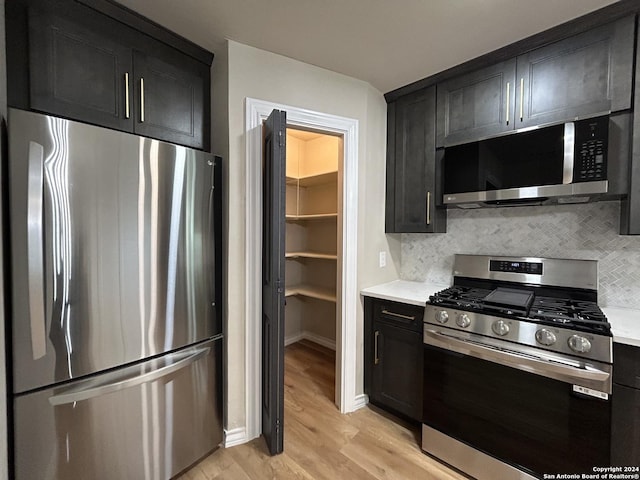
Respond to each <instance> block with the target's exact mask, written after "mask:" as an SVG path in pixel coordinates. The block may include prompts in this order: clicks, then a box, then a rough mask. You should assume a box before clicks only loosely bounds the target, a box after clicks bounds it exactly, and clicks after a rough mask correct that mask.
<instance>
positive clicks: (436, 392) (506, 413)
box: [422, 255, 613, 479]
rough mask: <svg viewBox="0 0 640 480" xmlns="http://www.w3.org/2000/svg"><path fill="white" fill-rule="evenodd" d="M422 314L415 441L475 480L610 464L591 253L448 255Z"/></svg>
mask: <svg viewBox="0 0 640 480" xmlns="http://www.w3.org/2000/svg"><path fill="white" fill-rule="evenodd" d="M453 278H454V280H453V285H452V286H451V287H450V288H447V289H446V290H443V291H441V292H438V293H437V294H435V295H433V296H431V297H430V298H429V302H427V307H426V309H425V316H424V382H423V398H424V402H423V426H422V449H423V450H424V451H425V452H427V453H429V454H431V455H433V456H435V457H437V458H439V459H441V460H443V461H444V462H446V463H448V464H450V465H452V466H454V467H456V468H458V469H460V470H462V471H464V472H465V473H467V474H469V475H472V476H473V477H475V478H478V479H484V478H487V479H489V478H491V479H495V478H501V479H523V478H542V477H543V476H544V474H549V475H552V474H559V473H573V474H578V473H592V472H593V468H594V467H599V466H607V465H609V463H610V424H611V406H610V395H611V379H612V355H613V353H612V336H611V332H610V325H609V323H608V322H607V319H606V318H605V316H604V314H603V313H602V311H601V310H600V308H599V307H598V304H597V285H598V271H597V262H595V261H589V260H561V259H547V258H530V257H522V258H519V257H518V258H514V257H498V256H482V255H456V257H455V261H454V271H453Z"/></svg>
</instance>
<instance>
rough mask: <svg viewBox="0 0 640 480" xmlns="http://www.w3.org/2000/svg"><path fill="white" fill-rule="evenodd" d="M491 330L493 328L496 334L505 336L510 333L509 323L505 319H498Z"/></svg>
mask: <svg viewBox="0 0 640 480" xmlns="http://www.w3.org/2000/svg"><path fill="white" fill-rule="evenodd" d="M491 330H493V333H495V334H496V335H500V336H501V337H503V336H505V335H506V334H507V333H509V324H508V323H507V322H505V321H504V320H497V321H495V322H493V323H492V324H491Z"/></svg>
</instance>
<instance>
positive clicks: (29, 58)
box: [6, 0, 213, 150]
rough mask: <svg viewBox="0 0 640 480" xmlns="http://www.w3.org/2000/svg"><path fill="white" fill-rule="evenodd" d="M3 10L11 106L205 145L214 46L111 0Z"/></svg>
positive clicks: (16, 2) (10, 5)
mask: <svg viewBox="0 0 640 480" xmlns="http://www.w3.org/2000/svg"><path fill="white" fill-rule="evenodd" d="M6 19H7V22H6V23H7V67H8V77H7V97H8V103H9V105H10V106H12V107H16V108H21V109H25V110H38V111H41V112H44V113H48V114H53V115H58V116H62V117H65V118H69V119H71V120H78V121H81V122H86V123H91V124H94V125H98V126H103V127H108V128H113V129H117V130H122V131H125V132H130V133H135V134H138V135H143V136H146V137H150V138H156V139H159V140H163V141H167V142H171V143H176V144H181V145H187V146H189V147H194V148H199V149H202V150H209V149H210V120H209V117H210V110H211V108H210V95H211V93H210V67H211V60H212V58H213V55H212V54H211V53H209V52H206V51H205V50H202V49H200V48H199V47H196V46H194V45H193V44H191V43H190V42H187V41H186V40H184V39H182V38H181V37H178V36H176V35H174V34H172V33H171V32H168V31H166V30H164V29H162V28H161V27H159V26H158V25H156V24H152V23H150V22H147V21H146V20H144V19H143V18H142V17H140V16H139V15H136V14H133V13H132V12H130V11H128V10H126V9H125V8H122V7H119V6H118V5H117V4H115V3H113V2H110V1H108V0H82V2H78V1H75V0H12V2H7V8H6ZM127 22H130V23H127ZM131 25H135V27H140V28H143V29H147V31H140V30H137V28H134V27H132V26H131ZM154 34H156V35H158V37H161V39H158V38H156V37H154V36H153V35H154ZM176 46H182V47H184V48H185V49H186V50H187V51H188V53H185V52H183V51H181V50H179V49H178V48H177V47H176ZM194 55H195V56H194ZM196 57H197V58H196Z"/></svg>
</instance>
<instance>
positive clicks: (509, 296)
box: [429, 285, 611, 335]
mask: <svg viewBox="0 0 640 480" xmlns="http://www.w3.org/2000/svg"><path fill="white" fill-rule="evenodd" d="M429 303H430V304H432V305H439V306H443V307H451V308H460V309H463V310H468V311H471V312H479V313H486V314H496V315H499V316H505V317H511V318H519V319H522V320H528V321H535V322H537V323H541V324H545V325H551V326H553V325H556V326H559V327H560V326H561V327H564V328H573V329H575V330H579V331H584V332H591V333H600V334H605V335H608V334H609V332H610V330H611V327H610V325H609V323H608V322H607V318H606V317H605V316H604V314H603V313H602V310H600V308H599V307H598V305H597V304H596V303H595V302H589V301H584V300H573V299H569V298H556V297H544V296H540V297H539V296H535V295H534V293H533V292H532V291H530V290H527V289H512V288H501V287H498V288H496V289H493V290H490V289H484V288H475V287H467V286H461V285H454V286H452V287H449V288H447V289H445V290H442V291H440V292H438V293H436V294H435V295H432V296H430V297H429Z"/></svg>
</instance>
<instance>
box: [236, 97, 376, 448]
mask: <svg viewBox="0 0 640 480" xmlns="http://www.w3.org/2000/svg"><path fill="white" fill-rule="evenodd" d="M274 109H277V110H284V111H286V112H287V125H290V126H296V127H303V128H310V129H314V130H322V131H324V132H332V133H336V134H338V135H342V136H343V141H344V144H343V145H344V161H343V182H342V189H343V192H342V199H343V205H342V281H341V282H339V283H338V285H340V283H341V284H342V288H341V299H342V302H341V304H340V308H341V315H342V321H341V322H340V323H341V328H340V329H336V363H337V365H340V366H341V368H340V369H339V370H337V374H338V376H339V378H338V379H337V380H338V382H336V403H337V405H338V408H339V409H340V412H342V413H347V412H352V411H354V410H356V409H357V408H359V407H361V406H362V405H363V404H364V403H363V399H362V398H359V397H358V398H356V350H357V349H356V318H357V301H358V291H357V276H356V275H357V236H358V229H357V225H358V120H355V119H351V118H346V117H339V116H336V115H330V114H326V113H320V112H314V111H311V110H305V109H302V108H297V107H292V106H289V105H282V104H278V103H272V102H266V101H262V100H256V99H253V98H247V99H246V100H245V141H246V152H245V162H246V164H245V167H246V185H245V191H246V204H245V222H246V224H245V227H246V230H245V231H246V236H245V238H246V241H245V261H246V271H245V281H246V284H245V291H246V303H245V335H246V338H245V375H246V377H245V378H246V388H245V406H246V422H247V424H246V428H247V430H246V434H247V436H246V438H247V440H250V439H252V438H256V437H258V436H259V435H260V433H261V430H262V427H261V415H262V409H261V399H262V357H261V344H262V318H261V317H262V122H263V121H264V120H265V119H266V118H267V117H268V116H269V114H270V113H271V111H272V110H274ZM230 241H233V239H230Z"/></svg>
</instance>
